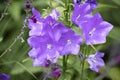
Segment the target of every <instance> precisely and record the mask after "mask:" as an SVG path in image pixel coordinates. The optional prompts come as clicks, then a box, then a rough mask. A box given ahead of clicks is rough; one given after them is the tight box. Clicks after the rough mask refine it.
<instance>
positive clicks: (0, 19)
mask: <svg viewBox="0 0 120 80" xmlns="http://www.w3.org/2000/svg"><path fill="white" fill-rule="evenodd" d="M10 2H11V1H8V2H7V6H6V7H5V9H4V11H3V13H2V14H1V17H0V22H1V21H2V19H3V18H4V17H5V14H6V12H7V10H8V7H9V6H10Z"/></svg>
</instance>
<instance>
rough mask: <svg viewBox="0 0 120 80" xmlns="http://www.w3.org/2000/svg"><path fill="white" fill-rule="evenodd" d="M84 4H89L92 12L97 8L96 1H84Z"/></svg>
mask: <svg viewBox="0 0 120 80" xmlns="http://www.w3.org/2000/svg"><path fill="white" fill-rule="evenodd" d="M85 2H86V3H89V4H90V7H91V10H92V11H94V10H95V9H96V8H97V7H98V3H97V1H96V0H85Z"/></svg>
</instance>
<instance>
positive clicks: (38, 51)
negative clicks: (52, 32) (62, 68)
mask: <svg viewBox="0 0 120 80" xmlns="http://www.w3.org/2000/svg"><path fill="white" fill-rule="evenodd" d="M28 43H29V45H30V46H31V47H32V48H33V49H32V50H31V51H30V52H29V55H30V56H31V57H32V58H35V62H34V66H39V65H41V64H42V63H44V62H45V61H46V60H49V61H51V62H52V63H55V62H57V58H58V56H59V51H60V50H61V47H60V46H59V45H58V43H57V42H56V41H55V40H53V39H52V38H50V36H49V35H44V36H33V37H30V38H29V39H28Z"/></svg>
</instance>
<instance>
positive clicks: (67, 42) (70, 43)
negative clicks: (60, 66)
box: [59, 30, 82, 55]
mask: <svg viewBox="0 0 120 80" xmlns="http://www.w3.org/2000/svg"><path fill="white" fill-rule="evenodd" d="M81 42H82V38H81V36H80V35H78V34H76V33H74V31H72V30H69V31H68V32H66V33H64V34H63V35H62V36H61V38H60V40H59V44H60V45H61V46H63V47H62V51H61V52H60V54H61V55H66V54H78V52H79V50H80V45H81Z"/></svg>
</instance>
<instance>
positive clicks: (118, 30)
mask: <svg viewBox="0 0 120 80" xmlns="http://www.w3.org/2000/svg"><path fill="white" fill-rule="evenodd" d="M119 33H120V28H119V27H114V28H113V29H112V31H111V32H110V34H109V35H108V36H109V37H111V38H112V39H114V40H117V41H119V42H120V34H119Z"/></svg>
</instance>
